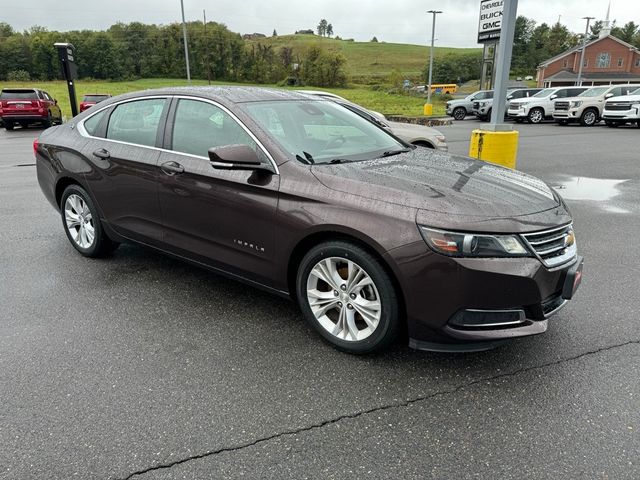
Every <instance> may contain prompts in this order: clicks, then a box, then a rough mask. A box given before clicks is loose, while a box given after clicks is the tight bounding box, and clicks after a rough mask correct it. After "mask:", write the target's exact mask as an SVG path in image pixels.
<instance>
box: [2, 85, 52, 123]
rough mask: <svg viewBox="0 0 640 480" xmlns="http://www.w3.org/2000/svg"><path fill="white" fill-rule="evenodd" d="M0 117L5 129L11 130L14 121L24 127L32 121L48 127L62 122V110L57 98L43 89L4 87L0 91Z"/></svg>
mask: <svg viewBox="0 0 640 480" xmlns="http://www.w3.org/2000/svg"><path fill="white" fill-rule="evenodd" d="M0 118H1V119H2V122H3V123H4V128H6V129H7V130H13V127H14V126H15V124H16V123H17V124H20V125H21V126H22V127H23V128H26V127H27V126H28V125H29V124H30V123H34V122H37V123H41V124H42V125H44V127H45V128H48V127H50V126H51V125H53V124H54V123H62V111H61V110H60V107H59V106H58V102H57V100H55V99H54V98H52V97H51V95H49V94H48V93H47V92H45V91H44V90H39V89H37V88H5V89H3V90H2V92H0Z"/></svg>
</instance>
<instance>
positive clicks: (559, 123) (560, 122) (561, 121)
mask: <svg viewBox="0 0 640 480" xmlns="http://www.w3.org/2000/svg"><path fill="white" fill-rule="evenodd" d="M557 123H558V125H562V126H565V125H568V124H569V122H568V121H567V120H557Z"/></svg>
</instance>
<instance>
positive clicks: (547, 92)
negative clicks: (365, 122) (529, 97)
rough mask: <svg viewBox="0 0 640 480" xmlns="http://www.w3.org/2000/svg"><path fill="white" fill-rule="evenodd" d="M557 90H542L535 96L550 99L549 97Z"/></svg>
mask: <svg viewBox="0 0 640 480" xmlns="http://www.w3.org/2000/svg"><path fill="white" fill-rule="evenodd" d="M555 91H556V89H555V88H545V89H544V90H540V91H539V92H538V93H536V94H535V95H534V97H538V98H539V97H548V96H549V95H551V94H552V93H553V92H555Z"/></svg>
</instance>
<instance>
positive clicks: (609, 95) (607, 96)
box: [604, 92, 613, 98]
mask: <svg viewBox="0 0 640 480" xmlns="http://www.w3.org/2000/svg"><path fill="white" fill-rule="evenodd" d="M611 97H613V93H611V92H609V93H607V94H606V95H605V96H604V98H611Z"/></svg>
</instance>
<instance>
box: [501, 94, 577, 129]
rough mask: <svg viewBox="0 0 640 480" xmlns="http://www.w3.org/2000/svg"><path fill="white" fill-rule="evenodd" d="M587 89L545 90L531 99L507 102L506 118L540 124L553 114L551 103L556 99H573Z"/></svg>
mask: <svg viewBox="0 0 640 480" xmlns="http://www.w3.org/2000/svg"><path fill="white" fill-rule="evenodd" d="M586 89H587V87H555V88H545V89H544V90H542V91H540V92H538V93H536V94H535V95H534V96H533V97H529V98H521V99H518V100H514V101H511V102H509V108H508V109H507V116H508V117H509V118H512V119H514V120H515V121H516V122H523V121H525V120H527V121H528V122H529V123H540V122H542V121H543V120H544V119H545V118H551V115H552V114H553V102H554V100H555V99H556V98H565V97H575V96H576V95H580V94H581V93H582V92H584V91H585V90H586Z"/></svg>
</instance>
